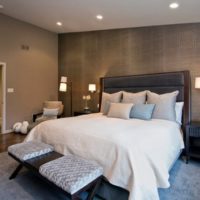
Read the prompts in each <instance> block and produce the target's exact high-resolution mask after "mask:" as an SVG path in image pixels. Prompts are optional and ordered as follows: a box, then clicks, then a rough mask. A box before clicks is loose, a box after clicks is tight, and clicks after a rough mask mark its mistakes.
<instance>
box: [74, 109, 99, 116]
mask: <svg viewBox="0 0 200 200" xmlns="http://www.w3.org/2000/svg"><path fill="white" fill-rule="evenodd" d="M91 113H96V112H94V111H91V110H81V111H75V112H74V116H79V115H87V114H91Z"/></svg>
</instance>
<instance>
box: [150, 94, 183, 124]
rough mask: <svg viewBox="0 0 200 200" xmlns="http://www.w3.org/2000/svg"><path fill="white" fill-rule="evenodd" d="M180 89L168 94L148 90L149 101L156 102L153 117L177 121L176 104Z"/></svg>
mask: <svg viewBox="0 0 200 200" xmlns="http://www.w3.org/2000/svg"><path fill="white" fill-rule="evenodd" d="M178 93H179V92H178V91H175V92H172V93H166V94H162V95H159V94H156V93H153V92H150V91H147V103H148V104H155V105H156V106H155V109H154V111H153V116H152V118H155V119H166V120H170V121H176V112H175V104H176V97H177V95H178Z"/></svg>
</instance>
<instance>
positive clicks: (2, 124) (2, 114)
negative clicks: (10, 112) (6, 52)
mask: <svg viewBox="0 0 200 200" xmlns="http://www.w3.org/2000/svg"><path fill="white" fill-rule="evenodd" d="M0 133H1V134H4V133H6V63H2V62H0Z"/></svg>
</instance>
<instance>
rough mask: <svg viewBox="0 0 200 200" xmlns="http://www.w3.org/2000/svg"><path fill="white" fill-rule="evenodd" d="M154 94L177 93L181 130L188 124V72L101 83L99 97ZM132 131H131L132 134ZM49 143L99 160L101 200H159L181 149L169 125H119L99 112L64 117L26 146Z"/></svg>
mask: <svg viewBox="0 0 200 200" xmlns="http://www.w3.org/2000/svg"><path fill="white" fill-rule="evenodd" d="M122 90H124V91H128V92H139V91H143V90H151V91H153V92H156V93H159V94H161V93H167V92H172V91H175V90H178V91H179V95H178V98H177V101H184V109H183V124H182V131H183V135H184V131H185V125H186V124H187V123H188V122H189V121H190V76H189V72H188V71H183V72H172V73H162V74H148V75H135V76H123V77H104V78H101V92H107V93H114V92H118V91H122ZM133 130H134V131H133ZM31 140H39V141H43V142H45V143H48V144H51V145H53V146H54V147H55V149H56V151H58V152H60V153H62V154H67V153H72V154H75V155H79V156H81V157H84V158H87V159H92V160H95V161H97V162H98V163H99V164H101V165H102V166H103V167H104V177H105V180H104V182H103V184H102V185H101V188H100V189H99V191H98V194H99V196H101V197H103V198H105V199H108V200H109V199H110V200H113V199H118V200H125V199H126V200H127V199H130V200H133V199H134V200H146V199H148V200H157V199H159V196H158V192H157V188H159V187H161V188H167V187H169V186H170V185H169V182H168V178H169V170H170V169H171V167H172V166H173V164H174V162H175V161H176V159H177V158H178V156H179V155H180V152H181V151H182V149H183V148H184V144H183V138H182V135H181V131H180V126H179V125H178V124H177V123H175V122H171V121H168V120H159V119H153V120H151V121H144V120H138V119H131V120H122V119H117V118H108V117H107V116H105V115H103V114H102V113H96V114H89V115H84V116H79V117H70V118H62V119H58V120H50V121H47V122H43V123H41V124H40V125H38V126H37V127H35V128H34V129H33V130H32V131H31V132H30V133H29V135H28V136H27V138H26V141H31Z"/></svg>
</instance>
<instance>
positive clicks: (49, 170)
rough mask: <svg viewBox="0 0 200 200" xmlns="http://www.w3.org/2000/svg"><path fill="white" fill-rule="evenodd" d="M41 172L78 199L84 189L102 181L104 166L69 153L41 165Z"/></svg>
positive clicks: (73, 197)
mask: <svg viewBox="0 0 200 200" xmlns="http://www.w3.org/2000/svg"><path fill="white" fill-rule="evenodd" d="M39 173H40V174H41V175H42V176H44V177H45V178H46V179H48V180H49V181H50V182H52V183H54V184H55V185H56V186H58V187H60V188H62V189H63V190H64V191H66V192H67V193H69V194H70V195H71V198H72V199H76V197H77V195H78V194H79V193H80V192H81V191H82V190H85V189H86V188H87V187H88V188H89V187H91V185H92V184H93V185H97V183H98V182H100V181H101V177H102V175H103V168H102V167H101V166H99V165H98V164H97V163H95V162H93V161H89V160H85V159H83V158H80V157H77V156H74V155H70V154H69V155H66V156H63V157H61V158H58V159H56V160H53V161H50V162H48V163H45V164H44V165H42V166H40V168H39ZM91 199H92V196H91Z"/></svg>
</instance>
